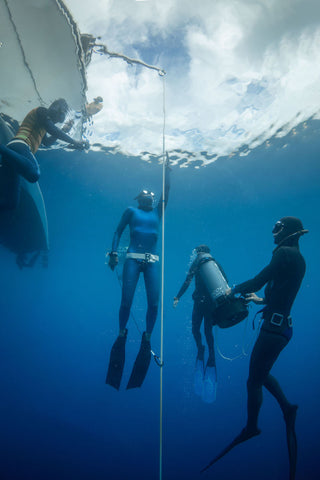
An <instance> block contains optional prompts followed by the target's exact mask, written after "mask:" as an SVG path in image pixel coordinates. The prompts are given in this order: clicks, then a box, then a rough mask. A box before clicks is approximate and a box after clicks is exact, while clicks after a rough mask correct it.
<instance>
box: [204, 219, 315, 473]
mask: <svg viewBox="0 0 320 480" xmlns="http://www.w3.org/2000/svg"><path fill="white" fill-rule="evenodd" d="M307 232H308V230H304V228H303V225H302V223H301V221H300V220H299V219H298V218H295V217H284V218H282V219H281V220H279V221H278V222H277V223H276V224H275V226H274V228H273V230H272V233H273V237H274V243H275V244H276V245H277V247H276V248H275V249H274V251H273V255H272V259H271V262H270V264H269V265H268V266H267V267H265V268H264V269H263V270H262V271H261V272H260V273H259V274H258V275H257V276H256V277H254V278H253V279H251V280H248V281H247V282H244V283H241V284H239V285H236V286H235V287H233V288H232V289H231V291H230V292H229V294H231V295H232V294H237V293H241V294H247V295H246V297H247V300H248V301H252V302H254V303H256V304H261V305H262V304H264V305H265V306H264V308H263V309H262V310H261V312H262V318H263V323H262V326H261V329H260V333H259V336H258V338H257V341H256V343H255V345H254V348H253V351H252V354H251V358H250V367H249V377H248V381H247V390H248V403H247V415H248V417H247V425H246V426H245V428H244V429H243V430H242V432H241V433H240V435H238V436H237V437H236V438H235V439H234V440H233V442H232V443H231V444H230V445H228V446H227V447H226V448H225V449H224V450H223V451H222V452H221V453H220V454H219V455H218V456H217V457H216V458H214V459H213V460H212V461H211V462H210V463H209V464H208V466H207V467H205V468H204V469H203V470H202V471H204V470H206V469H207V468H209V467H210V466H211V465H213V463H215V462H216V461H217V460H219V459H220V458H221V457H223V456H224V455H225V454H226V453H228V452H229V451H230V450H231V449H232V448H233V447H235V446H236V445H238V444H239V443H242V442H245V441H246V440H249V439H250V438H252V437H254V436H256V435H259V434H260V430H259V428H258V416H259V411H260V408H261V405H262V387H263V386H264V387H265V388H266V389H267V390H268V391H269V392H270V393H271V394H272V395H273V396H274V397H275V399H276V400H277V402H278V403H279V405H280V408H281V410H282V413H283V416H284V420H285V423H286V431H287V444H288V452H289V463H290V474H289V478H290V480H293V479H294V478H295V471H296V460H297V440H296V434H295V419H296V412H297V408H298V407H297V405H293V404H291V403H290V402H289V401H288V400H287V398H286V396H285V395H284V393H283V391H282V389H281V387H280V385H279V383H278V382H277V380H276V379H275V378H274V377H273V376H272V375H271V374H270V370H271V368H272V367H273V365H274V363H275V361H276V360H277V358H278V356H279V354H280V353H281V351H282V350H283V348H284V347H286V346H287V344H288V343H289V341H290V339H291V337H292V319H291V316H290V311H291V308H292V305H293V302H294V300H295V298H296V295H297V293H298V291H299V288H300V285H301V282H302V280H303V277H304V274H305V270H306V264H305V260H304V258H303V256H302V255H301V253H300V250H299V238H300V237H301V236H302V235H304V234H305V233H307ZM265 284H267V285H266V288H265V297H264V298H260V297H258V296H257V295H256V294H255V293H252V292H257V291H258V290H260V289H261V288H262V287H263V286H264V285H265Z"/></svg>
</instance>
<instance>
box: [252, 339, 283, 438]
mask: <svg viewBox="0 0 320 480" xmlns="http://www.w3.org/2000/svg"><path fill="white" fill-rule="evenodd" d="M287 344H288V340H287V339H286V338H285V337H283V336H281V335H278V334H274V333H270V332H267V331H265V330H261V331H260V334H259V337H258V339H257V341H256V344H255V346H254V348H253V351H252V355H251V359H250V367H249V378H248V382H247V389H248V424H247V426H248V428H249V429H256V428H257V423H258V415H259V411H260V407H261V404H262V386H265V387H266V388H267V386H269V387H270V388H272V387H271V384H272V381H271V380H270V379H269V380H268V378H269V374H270V370H271V368H272V367H273V365H274V363H275V361H276V360H277V358H278V356H279V354H280V353H281V351H282V350H283V348H284V347H285V346H286V345H287ZM271 378H272V377H271ZM273 386H274V387H275V384H273Z"/></svg>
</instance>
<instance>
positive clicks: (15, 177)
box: [0, 98, 87, 210]
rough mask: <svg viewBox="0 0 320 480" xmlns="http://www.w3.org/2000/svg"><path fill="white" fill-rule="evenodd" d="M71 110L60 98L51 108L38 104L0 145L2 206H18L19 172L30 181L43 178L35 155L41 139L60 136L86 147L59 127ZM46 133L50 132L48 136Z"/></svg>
mask: <svg viewBox="0 0 320 480" xmlns="http://www.w3.org/2000/svg"><path fill="white" fill-rule="evenodd" d="M67 112H68V105H67V102H66V101H65V100H64V99H62V98H60V99H58V100H55V101H54V102H53V103H52V104H51V105H50V107H49V108H45V107H38V108H34V109H33V110H31V111H30V112H29V113H28V115H27V116H26V117H25V119H24V120H23V122H22V124H21V126H20V128H19V129H18V131H17V133H16V135H15V136H14V138H13V139H12V140H11V141H10V142H9V143H8V144H7V146H4V145H0V154H1V156H2V160H1V163H2V165H1V175H0V209H1V210H10V209H14V208H16V207H17V205H18V202H19V193H20V188H19V187H20V175H21V176H22V177H24V178H25V179H26V180H27V181H28V182H30V183H35V182H37V181H38V180H39V178H40V168H39V165H38V162H37V160H36V158H35V156H34V154H35V153H36V152H37V150H38V148H39V147H40V145H41V143H42V144H43V145H45V146H51V145H53V143H54V142H55V141H56V140H57V139H59V140H63V141H64V142H67V143H69V144H72V145H73V146H74V147H75V148H77V149H79V150H83V149H84V148H85V147H86V145H87V142H82V141H80V142H78V141H76V140H73V139H72V138H71V137H69V135H67V133H65V131H64V129H63V128H62V129H60V128H58V127H56V125H55V123H62V122H64V120H65V117H66V114H67ZM47 133H49V134H50V135H51V136H50V137H48V136H47Z"/></svg>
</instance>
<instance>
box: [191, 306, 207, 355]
mask: <svg viewBox="0 0 320 480" xmlns="http://www.w3.org/2000/svg"><path fill="white" fill-rule="evenodd" d="M202 319H203V311H202V307H201V304H200V303H199V302H197V301H195V302H194V304H193V310H192V335H193V338H194V339H195V342H196V345H197V349H198V355H197V359H198V360H202V361H203V357H204V345H202V337H201V333H200V327H201V323H202Z"/></svg>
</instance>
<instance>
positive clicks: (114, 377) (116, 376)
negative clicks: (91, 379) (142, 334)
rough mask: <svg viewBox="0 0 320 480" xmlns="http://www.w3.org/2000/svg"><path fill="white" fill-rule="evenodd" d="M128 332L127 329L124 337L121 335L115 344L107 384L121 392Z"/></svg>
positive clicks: (111, 354)
mask: <svg viewBox="0 0 320 480" xmlns="http://www.w3.org/2000/svg"><path fill="white" fill-rule="evenodd" d="M127 333H128V330H127V329H125V331H124V335H119V336H118V337H117V339H116V341H115V342H114V344H113V346H112V349H111V353H110V360H109V367H108V373H107V378H106V384H108V385H111V387H114V388H116V389H117V390H119V388H120V383H121V378H122V373H123V367H124V362H125V346H126V340H127Z"/></svg>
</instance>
